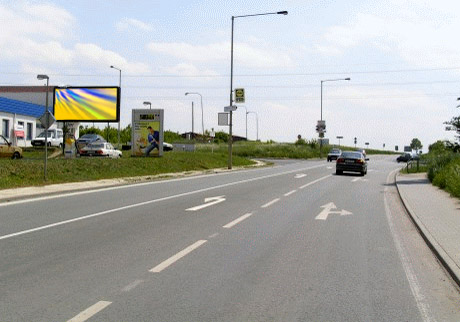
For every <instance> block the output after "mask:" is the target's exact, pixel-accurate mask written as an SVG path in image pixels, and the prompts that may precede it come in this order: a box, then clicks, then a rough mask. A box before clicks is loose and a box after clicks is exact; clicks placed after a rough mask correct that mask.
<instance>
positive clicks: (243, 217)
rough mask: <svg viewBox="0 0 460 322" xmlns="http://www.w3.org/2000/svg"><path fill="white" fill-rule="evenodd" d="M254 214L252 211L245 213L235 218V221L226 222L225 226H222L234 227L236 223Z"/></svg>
mask: <svg viewBox="0 0 460 322" xmlns="http://www.w3.org/2000/svg"><path fill="white" fill-rule="evenodd" d="M250 216H252V213H248V214H245V215H243V216H241V217H239V218H237V219H235V220H234V221H232V222H229V223H228V224H226V225H225V226H222V227H223V228H232V227H233V226H235V225H236V224H239V223H240V222H242V221H243V220H245V219H246V218H248V217H250Z"/></svg>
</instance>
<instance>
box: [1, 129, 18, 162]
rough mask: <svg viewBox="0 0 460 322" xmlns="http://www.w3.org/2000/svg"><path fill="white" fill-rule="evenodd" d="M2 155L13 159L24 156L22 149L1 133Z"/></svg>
mask: <svg viewBox="0 0 460 322" xmlns="http://www.w3.org/2000/svg"><path fill="white" fill-rule="evenodd" d="M0 157H2V158H11V159H19V158H22V149H21V148H20V147H18V146H14V145H13V144H11V142H9V141H8V140H7V139H6V138H5V137H4V136H3V135H0Z"/></svg>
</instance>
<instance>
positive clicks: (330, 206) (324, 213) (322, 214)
mask: <svg viewBox="0 0 460 322" xmlns="http://www.w3.org/2000/svg"><path fill="white" fill-rule="evenodd" d="M321 208H323V210H322V211H321V212H320V213H319V215H318V216H316V217H315V219H316V220H326V219H327V217H328V216H329V215H331V214H337V215H340V216H348V215H352V213H351V212H349V211H348V210H345V209H342V210H340V211H337V210H332V209H337V207H336V206H335V205H334V203H333V202H330V203H328V204H325V205H323V206H321Z"/></svg>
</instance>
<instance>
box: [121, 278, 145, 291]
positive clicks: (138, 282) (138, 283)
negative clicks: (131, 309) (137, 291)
mask: <svg viewBox="0 0 460 322" xmlns="http://www.w3.org/2000/svg"><path fill="white" fill-rule="evenodd" d="M142 282H143V280H135V281H134V282H132V283H131V284H129V285H127V286H125V287H123V289H122V291H123V292H129V291H131V290H133V289H134V288H135V287H136V286H138V285H140V284H141V283H142Z"/></svg>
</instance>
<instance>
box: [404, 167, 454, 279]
mask: <svg viewBox="0 0 460 322" xmlns="http://www.w3.org/2000/svg"><path fill="white" fill-rule="evenodd" d="M396 186H397V188H398V191H399V195H400V196H401V199H402V201H403V203H404V206H405V207H406V209H407V211H408V213H409V215H410V216H411V217H412V219H413V221H414V222H415V224H416V226H417V227H418V228H419V230H420V232H421V234H422V236H423V238H424V239H425V241H426V242H427V244H428V246H429V247H430V248H431V249H432V250H433V252H434V253H435V254H436V256H437V257H438V259H439V260H440V261H441V263H442V264H443V265H444V267H445V268H446V269H447V271H448V272H449V273H450V275H451V276H452V278H453V279H454V280H455V282H456V283H457V284H458V285H459V286H460V200H458V199H456V198H452V197H450V196H449V194H448V193H447V192H445V191H443V190H441V189H439V188H437V187H435V186H433V185H432V184H431V182H430V181H429V180H428V179H427V177H426V174H425V173H419V174H410V175H407V174H401V173H398V174H397V175H396Z"/></svg>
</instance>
